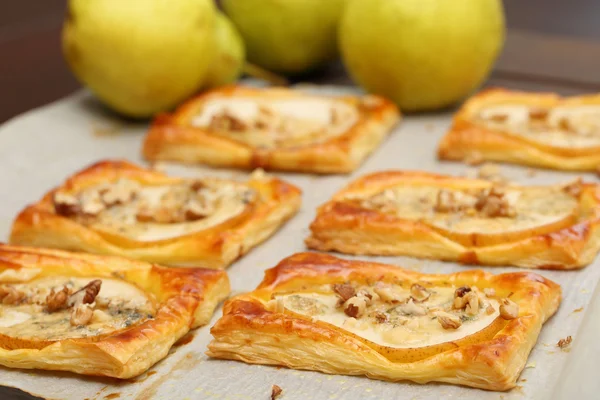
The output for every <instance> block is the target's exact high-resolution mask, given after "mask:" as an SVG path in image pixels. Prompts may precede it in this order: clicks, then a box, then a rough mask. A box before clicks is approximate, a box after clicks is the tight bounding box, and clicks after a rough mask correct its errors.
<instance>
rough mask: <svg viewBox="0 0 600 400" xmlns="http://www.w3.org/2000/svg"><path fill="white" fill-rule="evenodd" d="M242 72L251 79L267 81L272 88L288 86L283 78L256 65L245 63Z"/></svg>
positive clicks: (287, 82)
mask: <svg viewBox="0 0 600 400" xmlns="http://www.w3.org/2000/svg"><path fill="white" fill-rule="evenodd" d="M242 71H243V72H244V73H245V74H246V75H249V76H251V77H253V78H258V79H261V80H263V81H267V82H268V83H270V84H271V85H273V86H288V85H289V84H290V82H289V81H288V80H287V79H286V78H285V77H283V76H281V75H277V74H276V73H274V72H271V71H268V70H266V69H264V68H261V67H259V66H258V65H255V64H251V63H249V62H246V64H244V68H243V69H242Z"/></svg>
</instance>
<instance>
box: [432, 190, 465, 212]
mask: <svg viewBox="0 0 600 400" xmlns="http://www.w3.org/2000/svg"><path fill="white" fill-rule="evenodd" d="M433 209H434V211H436V212H441V213H447V212H456V211H458V209H459V206H458V202H457V201H456V198H455V196H454V193H452V192H450V191H448V190H443V189H442V190H440V191H439V192H438V193H437V197H436V201H435V205H434V206H433Z"/></svg>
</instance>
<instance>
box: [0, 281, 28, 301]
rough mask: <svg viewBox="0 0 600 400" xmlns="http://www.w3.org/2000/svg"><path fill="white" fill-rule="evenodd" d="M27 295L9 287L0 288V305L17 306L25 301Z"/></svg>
mask: <svg viewBox="0 0 600 400" xmlns="http://www.w3.org/2000/svg"><path fill="white" fill-rule="evenodd" d="M26 298H27V295H26V294H25V292H22V291H20V290H18V289H17V288H15V287H14V286H11V285H1V286H0V299H2V304H7V305H13V304H19V303H22V302H24V301H25V300H26Z"/></svg>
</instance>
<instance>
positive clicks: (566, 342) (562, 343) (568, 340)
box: [556, 336, 573, 350]
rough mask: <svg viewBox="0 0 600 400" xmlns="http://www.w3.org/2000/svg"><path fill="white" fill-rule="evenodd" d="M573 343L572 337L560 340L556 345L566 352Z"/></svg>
mask: <svg viewBox="0 0 600 400" xmlns="http://www.w3.org/2000/svg"><path fill="white" fill-rule="evenodd" d="M572 341H573V338H572V337H571V336H567V337H566V338H564V339H560V340H559V341H558V343H556V345H557V346H558V347H560V349H561V350H565V349H566V348H567V347H569V345H570V344H571V342H572Z"/></svg>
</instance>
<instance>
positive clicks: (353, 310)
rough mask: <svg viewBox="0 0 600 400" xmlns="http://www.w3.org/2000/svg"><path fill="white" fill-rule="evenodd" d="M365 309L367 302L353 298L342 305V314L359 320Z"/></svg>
mask: <svg viewBox="0 0 600 400" xmlns="http://www.w3.org/2000/svg"><path fill="white" fill-rule="evenodd" d="M366 309H367V302H366V300H365V298H364V297H358V296H354V297H351V298H350V299H348V300H347V301H346V302H345V303H344V313H345V314H346V315H347V316H349V317H353V318H360V317H362V316H363V315H364V313H365V311H366Z"/></svg>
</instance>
